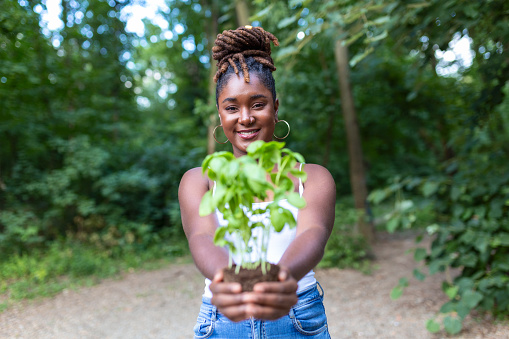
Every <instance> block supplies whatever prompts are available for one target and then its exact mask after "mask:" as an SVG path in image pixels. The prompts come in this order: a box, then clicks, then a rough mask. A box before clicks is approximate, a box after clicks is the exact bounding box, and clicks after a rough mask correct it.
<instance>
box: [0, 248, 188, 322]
mask: <svg viewBox="0 0 509 339" xmlns="http://www.w3.org/2000/svg"><path fill="white" fill-rule="evenodd" d="M187 253H188V249H187V242H185V240H184V239H180V241H178V243H177V245H173V246H168V245H163V244H158V245H155V246H152V247H151V248H148V249H145V250H143V251H141V250H140V251H138V252H134V251H126V252H123V253H122V252H121V254H117V255H115V256H113V255H112V254H111V252H110V251H105V250H102V251H101V250H98V249H97V248H94V247H92V246H86V245H83V244H80V243H60V242H55V243H53V244H51V245H50V246H49V247H48V248H47V249H46V250H44V251H42V250H39V251H33V252H32V253H29V254H24V255H13V256H10V257H7V258H4V259H3V260H0V312H2V311H5V310H6V309H7V308H8V307H9V306H11V305H13V304H15V303H17V302H19V301H20V300H30V299H35V298H41V297H51V296H53V295H55V294H57V293H59V292H61V291H63V290H64V289H76V288H78V287H82V286H92V285H95V284H97V283H99V282H100V281H101V280H103V279H105V278H111V277H118V276H120V275H121V274H122V273H125V272H133V271H135V270H138V269H144V270H153V269H158V268H162V267H165V266H166V265H168V264H169V263H172V262H174V261H175V260H176V259H177V257H179V256H183V255H186V254H187Z"/></svg>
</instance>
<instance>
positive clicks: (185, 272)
mask: <svg viewBox="0 0 509 339" xmlns="http://www.w3.org/2000/svg"><path fill="white" fill-rule="evenodd" d="M413 247H414V243H413V239H412V238H403V239H389V238H388V239H382V240H381V241H380V242H379V244H378V245H377V246H376V248H375V254H376V256H377V261H376V262H375V267H376V268H375V270H374V272H373V274H371V275H364V274H362V273H360V272H357V271H354V270H339V269H327V270H318V271H317V274H316V277H317V279H318V280H319V281H320V283H321V284H322V286H323V288H324V289H325V301H324V303H325V308H326V312H327V316H328V319H329V328H330V333H331V336H332V338H409V339H410V338H411V339H418V338H430V339H437V338H447V337H448V336H447V335H446V334H444V333H440V334H435V335H432V334H429V333H428V332H427V331H426V329H425V321H426V320H427V319H428V318H430V317H432V316H433V315H434V312H436V311H437V310H438V309H439V308H440V305H441V304H442V303H443V302H444V300H445V296H444V294H443V293H442V291H441V289H440V286H441V281H442V279H443V277H442V276H439V275H437V276H433V277H428V278H427V279H426V280H425V282H417V281H415V280H413V279H410V286H409V287H408V288H407V289H406V290H405V293H404V294H403V296H402V297H401V298H400V299H399V300H397V301H391V299H390V298H389V293H390V290H391V289H392V288H393V287H394V286H395V285H396V284H397V281H398V280H399V278H400V277H402V276H407V277H410V276H411V272H412V270H413V268H414V267H415V266H416V264H415V262H413V259H412V255H409V254H405V253H406V251H407V250H408V249H411V248H413ZM202 291H203V278H202V277H201V275H200V273H199V272H198V271H197V270H196V268H195V267H194V265H192V264H174V265H171V266H169V267H168V268H165V269H161V270H157V271H148V272H135V273H131V274H126V275H125V276H124V277H122V279H121V280H107V281H104V282H102V283H101V284H99V285H96V286H93V287H87V288H81V289H79V290H77V291H73V290H66V291H64V292H63V293H60V294H59V295H57V296H55V297H53V298H48V299H42V300H38V301H32V302H24V303H20V304H17V305H15V306H12V307H10V308H9V309H8V310H6V311H5V312H3V313H0V338H2V339H3V338H27V339H28V338H30V339H32V338H41V339H42V338H66V339H67V338H69V339H71V338H80V339H81V338H101V339H103V338H126V339H129V338H176V339H178V338H192V327H193V325H194V321H195V319H196V316H197V314H198V309H199V305H200V296H201V293H202ZM455 338H493V339H495V338H497V339H498V338H509V325H508V324H493V323H492V322H489V321H488V320H485V319H480V318H477V319H471V318H468V319H467V320H466V322H465V324H464V330H463V332H462V333H461V335H459V336H456V337H455Z"/></svg>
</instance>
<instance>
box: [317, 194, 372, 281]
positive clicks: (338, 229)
mask: <svg viewBox="0 0 509 339" xmlns="http://www.w3.org/2000/svg"><path fill="white" fill-rule="evenodd" d="M352 204H353V202H350V201H349V202H348V203H346V202H339V203H337V204H336V208H335V211H336V212H335V214H336V217H335V220H334V227H333V229H332V232H331V235H330V237H329V240H328V241H327V245H326V246H325V251H324V254H323V258H322V260H321V261H320V263H319V265H318V267H338V268H347V267H348V268H354V269H357V270H360V271H362V272H364V273H369V272H370V269H371V263H370V261H369V260H368V259H367V255H368V249H369V248H368V244H367V243H366V241H365V239H364V238H363V237H362V236H361V235H359V234H355V232H354V225H355V223H356V222H357V221H358V220H359V211H358V210H357V209H355V208H354V207H353V205H352Z"/></svg>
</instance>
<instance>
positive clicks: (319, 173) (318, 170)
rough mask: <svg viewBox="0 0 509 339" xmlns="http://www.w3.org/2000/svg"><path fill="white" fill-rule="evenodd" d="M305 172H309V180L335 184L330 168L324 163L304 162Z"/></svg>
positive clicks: (316, 182)
mask: <svg viewBox="0 0 509 339" xmlns="http://www.w3.org/2000/svg"><path fill="white" fill-rule="evenodd" d="M302 169H303V170H304V172H306V174H307V182H308V184H309V183H310V182H312V183H315V184H323V185H334V186H335V183H334V178H332V175H331V174H330V172H329V170H328V169H327V168H325V167H323V166H322V165H318V164H304V166H303V168H302Z"/></svg>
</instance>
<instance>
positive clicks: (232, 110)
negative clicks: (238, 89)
mask: <svg viewBox="0 0 509 339" xmlns="http://www.w3.org/2000/svg"><path fill="white" fill-rule="evenodd" d="M236 109H237V107H235V106H228V107H226V108H225V110H226V111H228V112H230V113H231V112H234V111H235V110H236Z"/></svg>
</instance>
